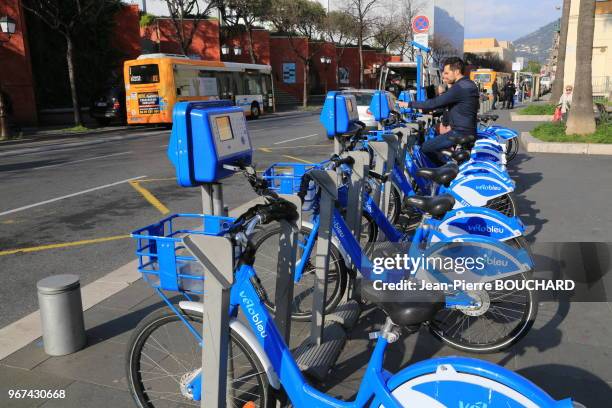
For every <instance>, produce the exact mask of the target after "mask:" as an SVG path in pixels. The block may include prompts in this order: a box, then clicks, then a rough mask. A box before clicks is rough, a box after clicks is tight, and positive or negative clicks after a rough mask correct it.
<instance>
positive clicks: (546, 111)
mask: <svg viewBox="0 0 612 408" xmlns="http://www.w3.org/2000/svg"><path fill="white" fill-rule="evenodd" d="M555 108H556V105H554V104H552V103H547V104H544V105H529V106H527V107H525V108H523V109H520V110H519V111H518V112H517V113H518V114H519V115H554V114H555Z"/></svg>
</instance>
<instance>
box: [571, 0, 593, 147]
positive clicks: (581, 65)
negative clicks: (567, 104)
mask: <svg viewBox="0 0 612 408" xmlns="http://www.w3.org/2000/svg"><path fill="white" fill-rule="evenodd" d="M594 36H595V0H580V14H579V15H578V39H577V41H576V77H575V79H574V95H573V97H572V106H571V108H570V112H569V117H568V119H567V129H566V131H565V133H566V134H568V135H572V134H578V135H587V134H589V133H593V132H595V113H594V112H593V80H592V75H593V70H592V61H593V37H594Z"/></svg>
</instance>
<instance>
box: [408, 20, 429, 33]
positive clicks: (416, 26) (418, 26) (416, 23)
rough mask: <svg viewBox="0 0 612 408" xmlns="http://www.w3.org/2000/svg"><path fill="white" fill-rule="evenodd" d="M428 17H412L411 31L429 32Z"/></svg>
mask: <svg viewBox="0 0 612 408" xmlns="http://www.w3.org/2000/svg"><path fill="white" fill-rule="evenodd" d="M429 27H430V24H429V19H428V18H427V16H416V17H415V18H413V19H412V31H414V32H415V33H427V32H429Z"/></svg>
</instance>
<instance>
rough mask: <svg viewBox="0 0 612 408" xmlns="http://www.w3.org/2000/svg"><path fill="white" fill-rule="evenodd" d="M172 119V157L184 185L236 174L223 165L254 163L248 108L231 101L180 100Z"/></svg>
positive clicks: (209, 181) (178, 176)
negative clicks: (247, 119)
mask: <svg viewBox="0 0 612 408" xmlns="http://www.w3.org/2000/svg"><path fill="white" fill-rule="evenodd" d="M172 120H173V126H172V134H171V137H170V143H169V145H168V158H169V159H170V161H171V162H172V164H173V165H174V168H175V170H176V179H177V182H178V184H179V185H180V186H182V187H194V186H199V185H203V184H206V183H214V182H217V181H218V180H220V179H223V178H225V177H229V176H231V175H232V174H234V172H233V171H231V170H228V169H225V168H224V167H223V165H225V164H230V165H236V164H238V163H243V164H250V163H251V161H252V158H253V148H252V146H251V141H250V138H249V134H248V131H247V127H246V120H245V118H244V112H243V111H242V109H241V108H240V107H237V106H232V103H231V101H202V102H179V103H177V104H176V105H175V107H174V112H173V114H172Z"/></svg>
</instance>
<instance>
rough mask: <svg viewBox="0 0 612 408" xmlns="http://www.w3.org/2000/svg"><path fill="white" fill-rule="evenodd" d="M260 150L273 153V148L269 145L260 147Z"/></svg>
mask: <svg viewBox="0 0 612 408" xmlns="http://www.w3.org/2000/svg"><path fill="white" fill-rule="evenodd" d="M259 150H261V151H262V152H266V153H272V150H271V149H270V148H268V147H260V148H259Z"/></svg>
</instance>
